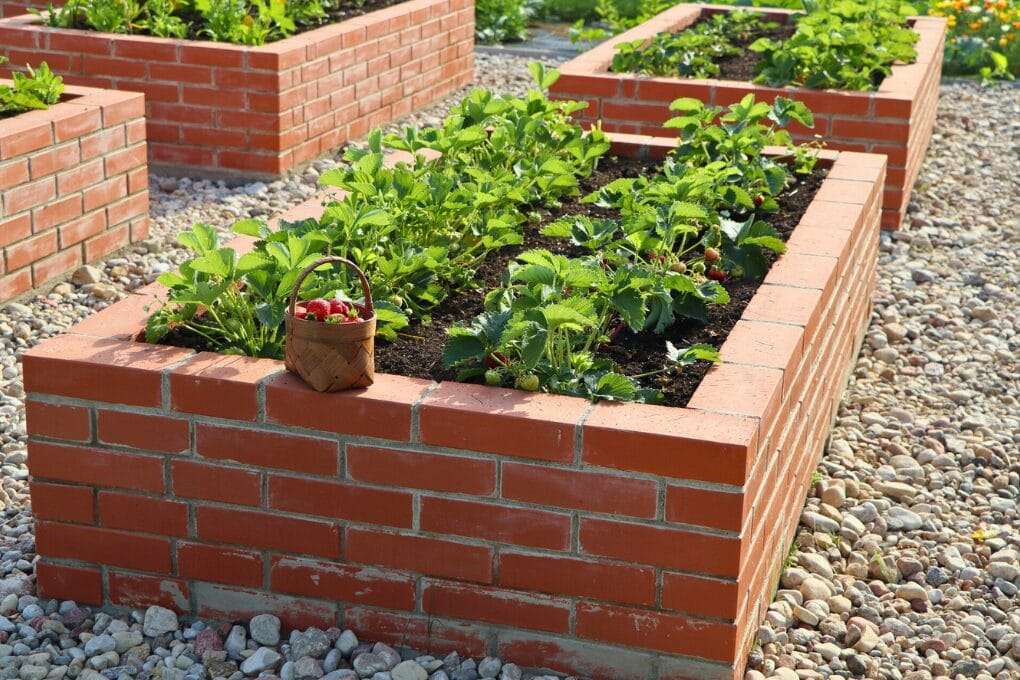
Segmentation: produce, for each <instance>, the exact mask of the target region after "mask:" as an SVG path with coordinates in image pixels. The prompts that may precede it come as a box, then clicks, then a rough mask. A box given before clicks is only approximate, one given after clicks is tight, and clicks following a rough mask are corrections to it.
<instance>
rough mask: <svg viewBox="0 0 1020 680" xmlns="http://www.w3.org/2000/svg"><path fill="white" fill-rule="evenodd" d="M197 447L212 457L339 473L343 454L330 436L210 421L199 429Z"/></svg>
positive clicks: (295, 469)
mask: <svg viewBox="0 0 1020 680" xmlns="http://www.w3.org/2000/svg"><path fill="white" fill-rule="evenodd" d="M195 450H196V451H197V452H198V454H199V455H200V456H202V457H203V458H208V459H210V460H229V461H237V462H239V463H245V464H247V465H257V466H259V467H267V468H275V469H278V470H293V471H294V472H308V473H310V474H319V475H335V474H336V473H337V463H338V455H339V450H338V448H337V444H336V442H333V441H329V440H327V439H313V438H311V437H297V436H291V435H284V434H276V433H274V432H259V431H255V430H241V429H237V428H230V427H219V426H215V425H206V424H200V425H198V427H197V428H196V433H195ZM295 452H298V453H297V455H295Z"/></svg>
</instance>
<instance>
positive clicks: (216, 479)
mask: <svg viewBox="0 0 1020 680" xmlns="http://www.w3.org/2000/svg"><path fill="white" fill-rule="evenodd" d="M170 474H171V478H172V482H171V486H172V487H173V492H174V495H175V496H179V497H181V498H197V499H200V500H207V501H221V502H223V503H234V504H237V505H252V506H257V505H259V502H260V500H261V497H262V491H261V489H262V483H261V481H260V480H259V475H258V473H256V472H251V471H249V470H239V469H237V468H234V467H229V466H224V465H206V464H205V463H199V462H195V461H191V460H175V461H173V462H171V463H170Z"/></svg>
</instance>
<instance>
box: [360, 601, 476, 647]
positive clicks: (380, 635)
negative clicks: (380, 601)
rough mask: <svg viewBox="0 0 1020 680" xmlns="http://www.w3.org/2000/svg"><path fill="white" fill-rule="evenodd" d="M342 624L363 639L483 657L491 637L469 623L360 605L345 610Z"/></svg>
mask: <svg viewBox="0 0 1020 680" xmlns="http://www.w3.org/2000/svg"><path fill="white" fill-rule="evenodd" d="M344 625H345V626H346V627H348V628H350V629H351V630H353V631H354V632H355V633H356V634H357V635H358V636H360V637H361V638H362V639H369V640H378V641H380V642H385V643H386V644H390V645H395V646H397V647H410V648H413V649H420V650H422V651H426V652H432V653H435V654H438V655H440V656H441V655H444V654H447V653H448V652H447V650H451V649H456V650H460V652H461V653H463V654H470V655H472V656H484V655H485V654H486V650H487V649H488V638H489V637H490V636H489V634H488V632H487V631H486V630H485V629H484V628H483V627H480V626H476V625H472V624H466V623H453V622H450V621H444V620H442V619H438V618H433V617H425V616H420V615H414V614H407V613H403V612H389V611H382V610H378V609H364V608H361V607H346V608H345V609H344Z"/></svg>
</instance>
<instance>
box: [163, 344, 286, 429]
mask: <svg viewBox="0 0 1020 680" xmlns="http://www.w3.org/2000/svg"><path fill="white" fill-rule="evenodd" d="M282 368H283V367H282V365H280V364H276V363H273V362H267V361H265V360H261V359H252V358H250V357H238V356H226V355H221V354H212V353H207V352H203V353H201V354H198V355H197V356H195V358H194V359H192V360H191V361H188V362H187V363H186V364H184V365H183V366H180V367H178V368H175V369H174V370H173V371H171V372H170V403H171V405H172V408H173V409H174V410H175V411H181V412H184V413H196V414H199V415H206V416H212V417H215V418H227V419H229V420H255V419H256V418H257V417H258V404H257V397H256V393H257V390H258V384H259V382H260V381H262V380H263V379H264V378H266V377H268V376H270V375H272V374H274V373H277V372H279V371H280V370H282ZM211 393H215V394H217V395H221V397H222V398H219V399H209V394H211Z"/></svg>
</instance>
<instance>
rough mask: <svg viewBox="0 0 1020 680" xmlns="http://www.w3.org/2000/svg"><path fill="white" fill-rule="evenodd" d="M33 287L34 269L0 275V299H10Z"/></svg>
mask: <svg viewBox="0 0 1020 680" xmlns="http://www.w3.org/2000/svg"><path fill="white" fill-rule="evenodd" d="M0 226H2V225H0ZM31 288H32V271H31V270H30V269H22V270H21V271H19V272H15V273H14V274H11V275H9V276H0V299H3V300H9V299H11V298H13V297H17V296H18V295H21V294H22V293H24V292H26V291H28V290H30V289H31Z"/></svg>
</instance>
